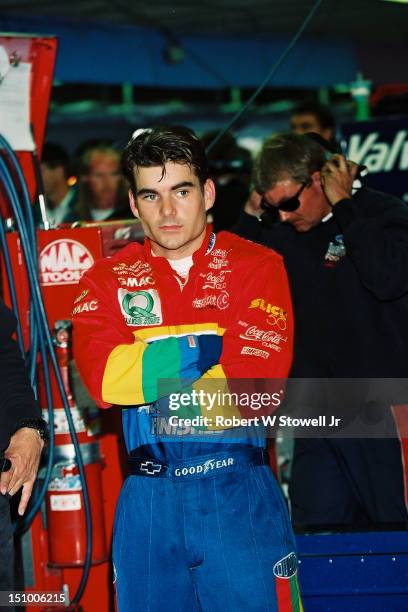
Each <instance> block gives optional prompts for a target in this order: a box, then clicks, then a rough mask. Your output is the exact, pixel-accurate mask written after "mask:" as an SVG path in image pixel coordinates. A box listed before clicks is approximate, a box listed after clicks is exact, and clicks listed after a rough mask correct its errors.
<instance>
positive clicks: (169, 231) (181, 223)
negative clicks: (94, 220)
mask: <svg viewBox="0 0 408 612" xmlns="http://www.w3.org/2000/svg"><path fill="white" fill-rule="evenodd" d="M134 175H135V183H136V196H134V195H133V194H132V192H129V198H130V206H131V209H132V212H133V214H134V215H135V216H136V217H138V218H139V219H140V221H141V223H142V226H143V230H144V232H145V234H146V236H148V237H149V238H150V241H151V246H152V251H153V253H154V254H155V255H158V256H159V257H166V258H167V259H181V258H182V257H188V256H189V255H192V254H193V253H194V252H195V251H197V249H199V248H200V246H201V243H202V242H203V239H204V236H205V230H206V225H207V220H206V211H207V210H209V209H210V208H211V206H212V205H213V204H214V200H215V188H214V183H213V181H212V180H211V179H207V181H206V182H205V183H204V185H203V186H201V185H200V181H199V179H198V177H197V176H196V175H195V174H194V171H193V169H192V168H190V166H188V165H187V164H178V163H174V162H168V163H167V164H166V165H165V166H164V173H163V168H162V167H161V166H154V167H152V168H142V167H136V168H135V169H134Z"/></svg>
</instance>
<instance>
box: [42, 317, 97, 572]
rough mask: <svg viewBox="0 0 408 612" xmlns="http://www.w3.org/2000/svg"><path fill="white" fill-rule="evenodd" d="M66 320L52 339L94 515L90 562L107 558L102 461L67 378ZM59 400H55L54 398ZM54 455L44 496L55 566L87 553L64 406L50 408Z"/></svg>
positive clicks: (58, 324) (80, 496)
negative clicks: (52, 418) (53, 435)
mask: <svg viewBox="0 0 408 612" xmlns="http://www.w3.org/2000/svg"><path fill="white" fill-rule="evenodd" d="M70 325H71V323H70V321H57V322H56V323H55V330H54V342H55V347H56V354H57V359H58V364H59V367H60V370H61V374H62V379H63V382H64V387H65V393H66V395H67V398H68V403H69V406H70V410H71V415H72V417H73V421H74V425H75V430H76V434H77V437H78V442H79V445H80V449H81V455H82V459H83V463H84V468H85V477H86V483H87V487H88V494H89V500H90V506H91V514H92V534H93V536H92V563H93V564H96V563H102V562H103V561H106V560H107V559H108V551H107V545H106V534H105V520H104V509H103V500H102V467H103V466H102V459H101V453H100V445H99V441H98V440H97V439H96V436H95V435H93V434H92V432H91V431H90V430H89V429H88V427H87V419H86V415H85V414H84V413H83V411H81V410H80V409H79V408H78V406H76V404H75V401H74V398H73V396H72V392H71V385H70V378H69V358H70V348H69V347H70V342H69V341H70ZM52 392H53V397H54V402H55V405H56V406H62V400H61V396H60V393H59V391H58V388H57V386H56V381H55V380H53V381H52ZM56 398H58V399H57V401H55V400H56ZM54 429H55V453H54V461H53V469H52V475H51V479H50V483H49V485H48V490H47V494H46V511H47V530H48V548H49V563H50V565H54V566H58V567H67V566H78V565H83V563H84V561H85V554H86V523H85V509H84V497H83V493H82V487H83V483H82V482H81V479H80V475H79V470H78V466H77V463H76V456H75V447H74V445H73V444H72V440H71V436H70V433H69V428H68V421H67V418H66V415H65V411H64V409H63V408H61V407H58V408H54Z"/></svg>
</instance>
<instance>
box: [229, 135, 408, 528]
mask: <svg viewBox="0 0 408 612" xmlns="http://www.w3.org/2000/svg"><path fill="white" fill-rule="evenodd" d="M328 150H329V149H327V148H326V147H323V146H322V143H321V142H320V141H316V140H315V138H314V137H311V136H308V135H300V134H291V133H283V134H275V135H274V136H272V137H271V138H269V139H268V140H267V141H266V142H265V143H264V146H263V148H262V151H261V153H260V154H259V156H258V158H257V160H256V162H255V170H254V184H255V189H256V191H257V192H258V194H259V195H258V197H257V198H256V197H251V198H250V200H249V201H248V203H247V205H246V208H245V211H246V212H245V213H244V214H243V215H242V217H241V220H240V227H239V228H238V233H240V234H241V235H243V236H245V237H249V238H252V239H254V240H257V241H259V242H262V243H263V244H266V245H268V246H271V247H272V248H274V249H275V250H276V251H278V252H279V253H281V254H282V255H283V258H284V261H285V264H286V267H287V270H288V276H289V282H290V286H291V291H292V296H293V306H294V315H295V329H296V335H295V355H294V362H293V366H292V371H291V376H292V377H300V378H304V379H319V380H320V379H328V380H329V384H328V386H326V387H325V386H324V385H316V384H315V385H314V386H312V389H311V390H310V389H308V394H307V395H306V394H305V393H304V394H303V396H302V398H301V400H302V402H303V406H304V407H305V408H307V409H312V410H313V408H314V407H316V409H317V414H312V416H318V415H320V414H326V415H331V414H335V412H336V410H339V411H340V412H339V414H341V416H342V420H343V421H344V422H342V425H343V426H344V425H346V424H347V423H346V421H347V420H350V421H351V422H357V421H356V420H357V419H359V421H358V422H361V423H362V425H363V427H362V430H359V432H360V434H361V435H359V437H350V436H349V437H348V438H345V437H341V435H340V434H339V435H338V436H337V437H336V436H332V437H330V438H328V437H327V436H326V435H324V434H323V435H322V436H321V437H314V436H312V437H298V438H296V440H295V448H294V458H293V468H292V477H291V486H290V496H291V506H292V518H293V521H294V524H295V526H296V527H298V528H311V527H312V528H316V527H323V526H324V527H327V526H329V527H331V528H334V527H341V528H349V527H354V528H361V527H363V528H373V527H374V528H378V527H380V528H384V527H385V526H388V525H389V524H394V525H398V526H399V527H401V525H405V524H406V521H407V518H408V516H407V509H406V501H405V491H404V473H403V463H402V460H401V446H400V441H399V440H398V438H397V436H396V431H395V424H394V422H393V418H392V411H391V406H390V404H389V403H388V404H387V403H386V402H383V403H382V400H381V402H378V401H371V399H369V397H368V394H367V393H366V390H365V383H363V384H362V385H360V386H358V387H356V390H357V392H358V395H357V396H355V395H353V393H352V392H353V388H352V386H351V385H350V386H347V384H342V385H340V387H338V386H337V384H338V383H336V382H330V381H333V379H358V378H360V379H365V380H366V381H367V382H368V380H371V379H372V380H374V381H375V379H383V378H391V379H392V378H393V379H398V378H403V379H405V378H407V377H408V333H407V325H406V321H407V318H408V209H407V207H406V205H405V204H404V203H403V202H401V201H400V200H398V199H397V198H395V197H394V196H391V195H389V194H385V193H380V192H377V191H373V190H371V189H367V188H365V187H362V188H360V189H358V190H354V189H353V182H354V178H355V176H356V173H357V170H358V167H357V166H356V165H355V164H354V165H352V164H350V163H348V162H346V161H345V159H344V157H342V156H341V155H337V154H335V155H331V154H330V153H328ZM261 198H263V202H264V206H266V207H267V209H271V210H272V211H273V213H274V214H276V213H278V214H279V217H280V222H278V223H275V224H274V225H272V226H271V227H268V228H265V227H264V224H263V223H262V222H261V223H260V222H259V219H258V218H257V216H259V214H260V213H261V212H262V210H261V208H260V200H261ZM370 384H371V383H370ZM338 389H340V391H341V394H339V393H337V390H338ZM367 391H369V386H368V387H367ZM373 400H376V398H375V397H374V398H373ZM306 416H310V414H307V415H306ZM376 421H378V422H379V423H383V425H384V428H389V432H390V433H389V437H384V438H381V437H380V436H378V437H377V438H371V439H369V438H368V437H364V436H365V432H367V431H369V430H370V424H371V425H372V424H375V422H376ZM326 431H327V430H326ZM382 431H384V432H385V429H384V430H382ZM309 435H310V433H309ZM351 436H352V432H351Z"/></svg>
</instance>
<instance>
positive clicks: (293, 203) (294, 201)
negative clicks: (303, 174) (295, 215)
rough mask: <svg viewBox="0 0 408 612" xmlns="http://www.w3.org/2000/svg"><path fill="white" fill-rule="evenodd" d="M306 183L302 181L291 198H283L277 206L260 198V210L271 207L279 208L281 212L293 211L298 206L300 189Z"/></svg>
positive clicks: (302, 188)
mask: <svg viewBox="0 0 408 612" xmlns="http://www.w3.org/2000/svg"><path fill="white" fill-rule="evenodd" d="M306 185H307V183H302V185H301V187H300V189H299V191H297V192H296V193H295V195H294V196H292V197H291V198H288V199H287V200H283V202H281V203H280V204H278V205H277V206H273V205H272V204H268V202H266V201H265V200H264V198H262V202H261V208H262V210H271V208H272V209H274V210H281V211H282V212H294V211H295V210H297V209H298V208H299V206H300V200H299V197H300V195H301V193H302V191H303V190H304V188H305V187H306Z"/></svg>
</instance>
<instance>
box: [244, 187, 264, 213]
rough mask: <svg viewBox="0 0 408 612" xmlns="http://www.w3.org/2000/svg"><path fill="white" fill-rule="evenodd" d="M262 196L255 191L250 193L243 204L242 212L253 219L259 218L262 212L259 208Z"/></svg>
mask: <svg viewBox="0 0 408 612" xmlns="http://www.w3.org/2000/svg"><path fill="white" fill-rule="evenodd" d="M261 202H262V196H261V195H260V194H259V193H258V192H257V191H255V190H253V191H251V193H250V195H249V198H248V200H247V202H246V204H245V207H244V211H245V212H246V213H247V214H248V215H252V216H253V217H259V216H260V215H261V214H262V212H263V210H262V208H261Z"/></svg>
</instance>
